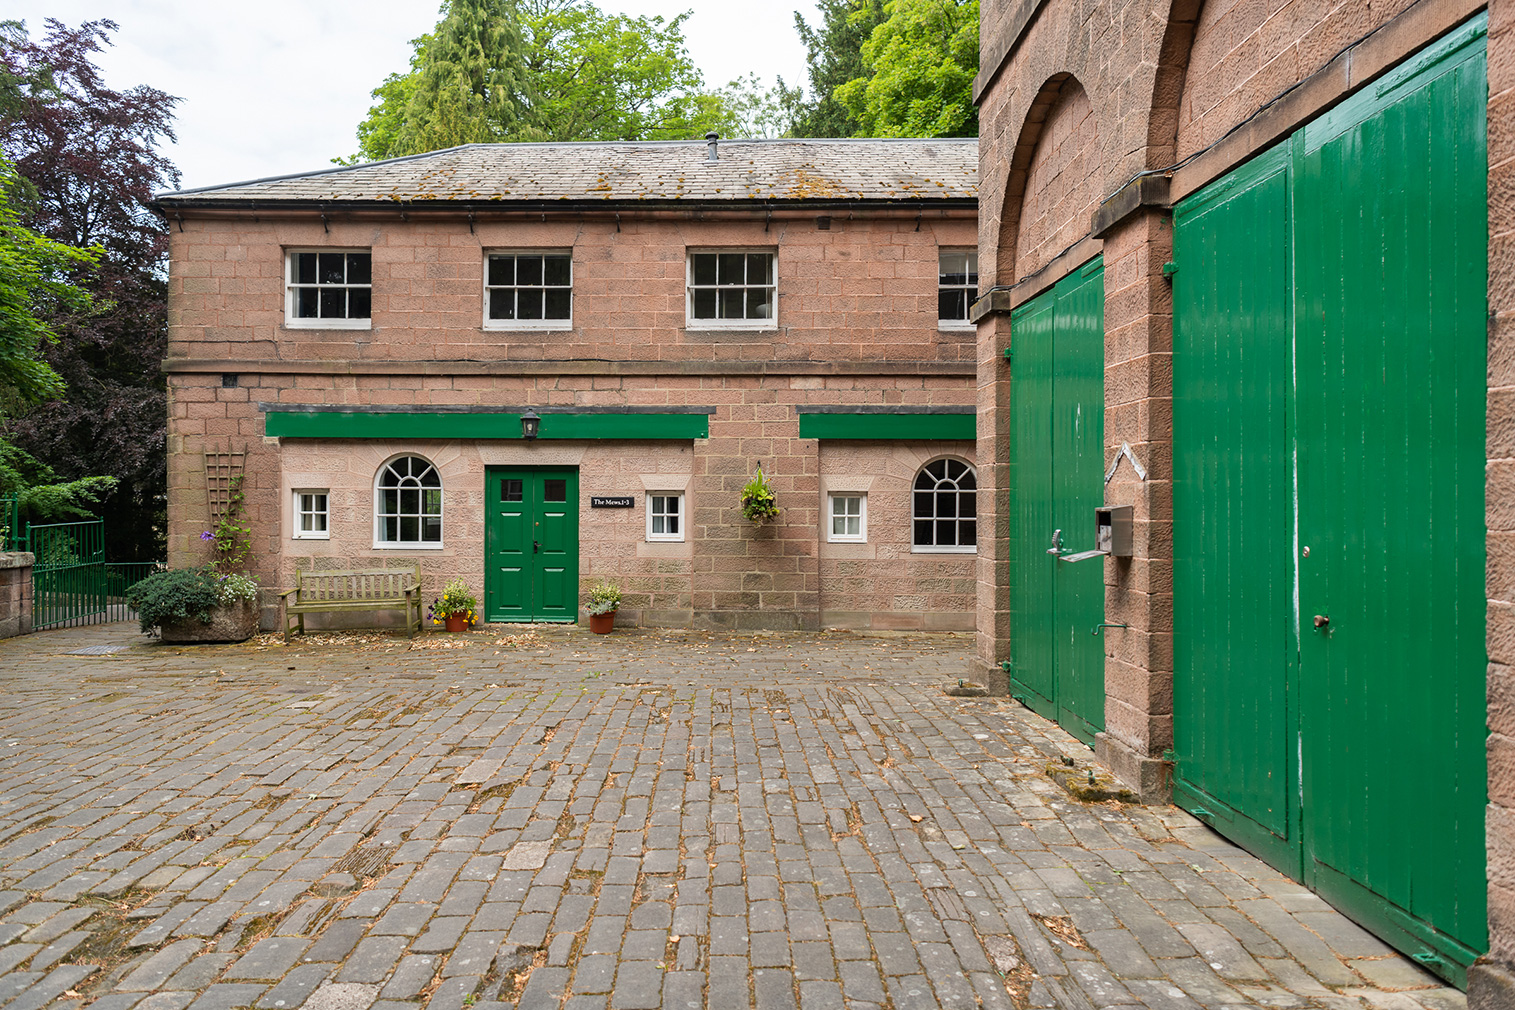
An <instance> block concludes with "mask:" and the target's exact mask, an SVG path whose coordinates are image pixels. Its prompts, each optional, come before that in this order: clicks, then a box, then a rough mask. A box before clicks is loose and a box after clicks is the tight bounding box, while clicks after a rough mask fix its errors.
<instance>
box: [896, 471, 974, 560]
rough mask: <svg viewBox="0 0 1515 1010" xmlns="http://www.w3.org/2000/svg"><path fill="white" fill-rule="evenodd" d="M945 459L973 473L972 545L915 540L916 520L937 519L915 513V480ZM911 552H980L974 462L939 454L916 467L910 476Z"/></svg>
mask: <svg viewBox="0 0 1515 1010" xmlns="http://www.w3.org/2000/svg"><path fill="white" fill-rule="evenodd" d="M945 460H951V461H952V462H954V463H959V464H961V465H963V466H965V467H967V468H968V472H969V473H970V474H972V475H973V485H974V489H973V499H974V501H973V516H974V523H973V543H972V544H971V545H970V544H945V545H938V544H917V543H916V542H915V524H916V521H917V520H918V519H922V518H924V519H929V520H932V521H935V519H936V516H934V515H932V516H917V515H916V514H915V495H916V487H915V482H916V481H918V480H920V479H921V474H923V473H925V472H926V468H927V467H931V466H935V465H936V464H938V463H941V462H943V461H945ZM956 493H957V494H958V495H962V494H966V493H967V492H965V491H961V490H959V491H957V492H956ZM961 518H962V517H961V516H958V517H957V520H958V521H960V520H961ZM933 539H934V537H933ZM910 553H911V554H977V553H978V467H976V466H974V465H973V464H972V463H970V462H968V461H967V460H966V459H959V458H958V457H956V456H938V457H937V458H936V459H928V460H927V461H926V462H924V463H922V464H921V465H920V467H919V468H917V469H916V471H915V476H913V477H911V478H910Z"/></svg>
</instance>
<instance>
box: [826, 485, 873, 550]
mask: <svg viewBox="0 0 1515 1010" xmlns="http://www.w3.org/2000/svg"><path fill="white" fill-rule="evenodd" d="M827 514H828V520H829V522H830V527H829V528H828V529H827V531H826V539H827V540H828V541H830V542H831V543H834V544H847V543H853V544H860V543H864V542H865V541H867V539H868V496H867V495H861V494H834V495H832V496H831V507H830V508H829V509H828V510H827Z"/></svg>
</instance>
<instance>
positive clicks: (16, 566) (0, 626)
mask: <svg viewBox="0 0 1515 1010" xmlns="http://www.w3.org/2000/svg"><path fill="white" fill-rule="evenodd" d="M34 564H36V559H35V558H34V557H33V556H32V555H31V554H28V553H26V552H25V551H5V552H0V638H10V637H11V636H13V635H24V634H26V633H27V632H29V631H31V630H32V566H33V565H34Z"/></svg>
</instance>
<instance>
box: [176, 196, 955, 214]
mask: <svg viewBox="0 0 1515 1010" xmlns="http://www.w3.org/2000/svg"><path fill="white" fill-rule="evenodd" d="M148 206H150V207H151V208H152V209H153V210H155V211H157V212H158V213H159V214H162V215H163V216H164V217H173V216H174V215H175V214H176V213H183V212H186V211H198V212H204V211H211V212H214V211H223V212H233V213H255V214H277V213H326V214H330V213H333V212H338V213H350V214H374V213H379V214H395V215H399V216H402V217H409V216H411V215H427V216H439V217H440V216H450V215H470V214H472V215H475V216H478V215H481V214H488V215H490V216H499V217H516V216H532V217H544V216H546V215H549V214H551V215H555V216H556V215H563V214H575V215H587V214H605V215H615V214H625V213H635V214H637V215H639V216H642V217H647V216H651V215H652V214H657V215H666V214H673V215H677V216H680V217H688V216H690V215H696V214H703V215H712V214H735V215H742V216H746V215H750V214H753V213H763V212H767V213H769V214H782V215H784V216H785V217H788V216H792V215H798V216H806V215H810V214H814V213H816V212H818V211H830V212H837V211H844V212H848V213H853V214H856V213H859V212H863V211H868V212H892V213H900V212H908V213H923V212H925V211H927V210H977V209H978V198H977V197H929V198H927V197H909V196H902V197H879V198H870V199H843V200H817V199H806V200H774V199H762V198H757V197H750V198H745V199H737V198H733V199H730V200H703V199H702V200H667V199H663V200H605V199H600V200H571V199H562V200H446V199H437V200H214V199H203V198H200V199H196V198H193V197H190V198H184V197H172V196H164V197H159V198H157V199H155V200H153V201H152V202H151V203H150V204H149V205H148Z"/></svg>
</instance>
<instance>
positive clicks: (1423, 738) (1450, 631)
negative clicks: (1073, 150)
mask: <svg viewBox="0 0 1515 1010" xmlns="http://www.w3.org/2000/svg"><path fill="white" fill-rule="evenodd" d="M1484 31H1485V28H1484V19H1483V18H1482V17H1481V16H1480V18H1478V19H1476V20H1474V21H1473V22H1470V23H1469V24H1467V25H1465V26H1464V27H1463V28H1461V29H1459V30H1457V31H1456V32H1453V33H1452V34H1451V35H1449V36H1448V37H1446V38H1444V39H1443V40H1441V41H1440V42H1438V43H1436V44H1434V45H1432V46H1431V47H1428V49H1427V50H1426V51H1424V52H1422V53H1421V54H1418V55H1417V56H1415V57H1413V58H1411V59H1410V60H1409V61H1407V62H1406V64H1404V65H1403V66H1401V67H1399V68H1397V69H1395V70H1394V71H1391V72H1390V73H1389V74H1388V75H1386V76H1385V78H1384V79H1383V80H1382V81H1380V82H1378V83H1377V84H1376V85H1375V86H1373V87H1371V88H1368V89H1365V90H1364V91H1363V92H1361V93H1359V94H1357V95H1355V96H1353V98H1352V99H1350V100H1349V101H1347V102H1345V103H1343V104H1342V105H1341V106H1338V107H1337V108H1336V109H1334V110H1332V111H1331V112H1330V113H1328V114H1327V115H1325V116H1323V117H1321V118H1320V119H1319V120H1316V121H1314V122H1312V123H1310V124H1308V125H1307V126H1305V127H1304V128H1303V129H1301V130H1300V131H1298V132H1297V133H1296V134H1295V135H1294V136H1293V137H1291V138H1290V139H1289V140H1288V141H1287V142H1285V143H1284V144H1283V145H1280V147H1279V148H1277V149H1275V150H1274V151H1271V152H1269V153H1267V154H1265V155H1263V156H1261V157H1259V158H1257V159H1255V160H1254V161H1253V162H1252V163H1251V164H1249V165H1247V166H1244V167H1243V168H1241V169H1239V170H1237V171H1236V172H1234V173H1232V174H1231V175H1230V176H1229V177H1227V178H1226V179H1223V180H1221V181H1219V182H1218V183H1216V184H1215V185H1213V186H1211V187H1209V188H1208V189H1206V190H1205V191H1203V192H1201V193H1199V194H1196V196H1195V197H1193V198H1191V199H1190V200H1187V201H1185V202H1184V204H1182V205H1181V206H1180V207H1179V208H1177V209H1176V212H1175V232H1174V244H1175V260H1176V262H1177V264H1178V272H1177V274H1176V275H1175V281H1174V329H1175V336H1174V558H1175V561H1174V608H1175V614H1174V666H1175V683H1174V738H1175V754H1176V758H1177V760H1176V766H1175V798H1176V799H1177V800H1178V802H1180V803H1181V804H1182V805H1184V806H1186V807H1188V808H1189V809H1191V810H1194V811H1195V812H1196V813H1199V814H1200V815H1201V816H1202V817H1205V818H1206V819H1207V820H1210V821H1211V822H1212V823H1215V824H1216V825H1217V826H1218V827H1220V828H1221V830H1223V831H1226V832H1227V833H1229V834H1231V835H1232V836H1233V837H1236V838H1237V839H1238V840H1239V841H1242V842H1243V844H1246V845H1248V846H1249V847H1251V848H1253V849H1254V851H1257V852H1258V853H1259V854H1260V855H1263V856H1264V857H1265V858H1268V859H1269V860H1270V861H1272V862H1274V863H1275V865H1278V866H1280V867H1282V868H1283V869H1286V870H1287V871H1288V872H1290V873H1291V874H1293V875H1294V876H1296V877H1298V878H1299V879H1302V880H1304V881H1305V882H1306V883H1308V884H1309V885H1310V886H1312V887H1314V888H1315V889H1316V890H1318V891H1320V892H1321V893H1322V894H1323V895H1325V896H1326V897H1327V898H1329V899H1330V900H1331V901H1332V902H1333V903H1335V904H1336V905H1337V906H1338V907H1340V908H1342V909H1343V910H1345V911H1347V912H1348V913H1349V914H1351V915H1353V916H1354V917H1355V918H1357V919H1358V920H1359V921H1361V922H1363V923H1364V924H1365V925H1368V926H1369V927H1370V928H1372V929H1374V930H1375V931H1376V932H1378V933H1379V934H1380V935H1382V936H1384V937H1385V938H1386V939H1389V940H1390V941H1391V942H1393V943H1395V944H1396V945H1397V946H1399V947H1401V948H1402V949H1404V950H1406V951H1407V952H1409V953H1411V954H1412V955H1413V956H1415V957H1416V958H1417V959H1419V960H1420V961H1421V962H1422V963H1425V964H1426V965H1428V966H1429V967H1431V968H1433V969H1435V970H1436V971H1438V972H1440V973H1441V974H1443V975H1444V976H1446V977H1448V978H1450V979H1452V980H1453V981H1456V982H1459V983H1461V982H1462V981H1463V980H1464V978H1465V973H1466V969H1467V966H1468V964H1470V963H1471V961H1472V960H1473V958H1474V957H1476V956H1477V955H1478V954H1479V953H1481V952H1482V951H1484V950H1486V949H1487V946H1488V937H1487V926H1486V893H1485V881H1484V867H1485V853H1484V818H1483V811H1484V804H1485V802H1486V788H1485V781H1486V778H1485V776H1486V772H1485V760H1486V759H1485V756H1484V744H1485V738H1486V736H1487V730H1486V727H1485V722H1484V711H1485V703H1484V678H1485V663H1486V652H1485V628H1484V567H1485V556H1484V555H1485V547H1484V543H1485V539H1484V538H1485V530H1484V441H1485V406H1484V404H1485V395H1486V393H1485V386H1486V335H1485V325H1486V324H1485V317H1486V312H1487V297H1486V285H1487V269H1488V266H1487V264H1488V260H1487V250H1488V236H1487V226H1486V220H1487V218H1486V195H1485V194H1486V171H1487V169H1486V166H1487V160H1486V158H1487V148H1486V125H1485V103H1486V101H1487V85H1486V71H1485V56H1484V42H1483V36H1484Z"/></svg>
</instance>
